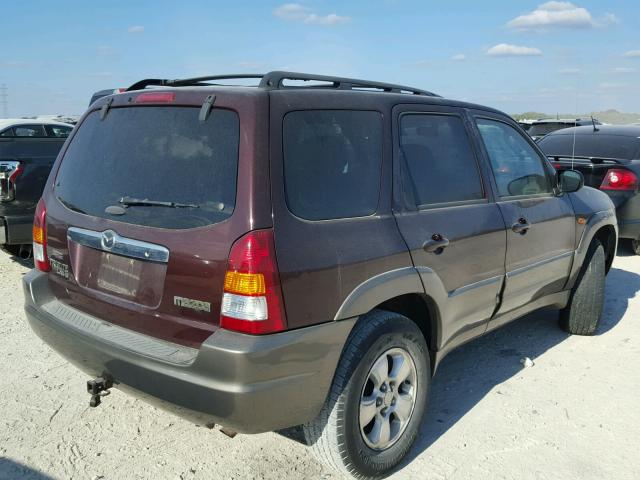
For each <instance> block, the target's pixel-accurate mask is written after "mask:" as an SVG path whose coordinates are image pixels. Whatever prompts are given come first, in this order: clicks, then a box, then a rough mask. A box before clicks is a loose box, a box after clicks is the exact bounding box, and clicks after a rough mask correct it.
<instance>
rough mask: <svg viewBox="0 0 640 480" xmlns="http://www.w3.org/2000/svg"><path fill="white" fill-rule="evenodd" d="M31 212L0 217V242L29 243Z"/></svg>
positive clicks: (31, 223)
mask: <svg viewBox="0 0 640 480" xmlns="http://www.w3.org/2000/svg"><path fill="white" fill-rule="evenodd" d="M32 228H33V214H29V215H12V216H7V217H0V244H5V243H6V244H8V245H20V244H26V243H31V240H32Z"/></svg>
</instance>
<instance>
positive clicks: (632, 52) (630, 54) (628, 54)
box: [622, 50, 640, 57]
mask: <svg viewBox="0 0 640 480" xmlns="http://www.w3.org/2000/svg"><path fill="white" fill-rule="evenodd" d="M622 56H623V57H640V50H629V51H628V52H626V53H624V54H623V55H622Z"/></svg>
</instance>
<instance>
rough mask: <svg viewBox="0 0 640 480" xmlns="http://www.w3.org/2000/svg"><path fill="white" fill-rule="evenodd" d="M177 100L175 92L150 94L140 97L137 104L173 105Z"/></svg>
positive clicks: (137, 98)
mask: <svg viewBox="0 0 640 480" xmlns="http://www.w3.org/2000/svg"><path fill="white" fill-rule="evenodd" d="M175 99H176V94H175V93H173V92H149V93H141V94H140V95H138V96H137V97H136V103H173V101H174V100H175Z"/></svg>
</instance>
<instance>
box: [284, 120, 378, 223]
mask: <svg viewBox="0 0 640 480" xmlns="http://www.w3.org/2000/svg"><path fill="white" fill-rule="evenodd" d="M283 149H284V177H285V190H286V198H287V205H288V207H289V210H291V212H292V213H294V214H295V215H297V216H299V217H301V218H304V219H307V220H328V219H335V218H348V217H364V216H368V215H371V214H373V213H374V212H375V211H376V208H377V206H378V197H379V190H380V171H381V167H380V165H381V160H382V117H381V115H380V113H378V112H370V111H348V110H306V111H298V112H291V113H288V114H287V115H286V116H285V118H284V131H283Z"/></svg>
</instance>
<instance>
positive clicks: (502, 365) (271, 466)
mask: <svg viewBox="0 0 640 480" xmlns="http://www.w3.org/2000/svg"><path fill="white" fill-rule="evenodd" d="M30 266H31V265H29V263H28V262H24V261H20V260H17V259H16V258H15V257H11V256H10V255H9V254H8V253H6V252H4V251H0V296H1V297H2V300H0V379H1V380H0V478H2V479H46V478H55V479H67V478H79V479H85V478H87V479H102V478H104V479H123V478H127V479H129V478H133V479H136V478H145V479H146V478H159V479H160V478H161V479H164V478H167V479H211V478H224V479H240V478H242V479H245V478H255V479H263V478H265V479H267V478H269V479H271V478H273V479H282V478H326V479H333V478H337V476H335V475H334V474H333V473H332V472H331V471H329V470H328V469H326V468H324V467H323V466H322V465H320V464H319V463H318V462H316V461H315V460H314V459H313V457H312V456H311V455H310V454H309V452H307V450H306V448H305V447H304V446H302V445H300V444H298V443H296V442H294V441H292V440H290V439H288V438H285V437H283V436H280V435H277V434H275V433H268V434H262V435H256V436H245V435H239V436H237V437H236V438H235V439H233V440H231V439H229V438H227V437H226V436H224V435H223V434H222V433H220V432H218V431H216V430H213V431H211V430H207V429H205V428H197V427H195V426H194V425H191V424H189V423H187V422H185V421H182V420H181V419H179V418H176V417H174V416H172V415H170V414H167V413H165V412H162V411H160V410H157V409H155V408H153V407H151V406H149V405H147V404H145V403H144V402H141V401H138V400H135V399H133V398H130V397H127V396H126V395H124V394H122V393H120V392H118V391H114V393H113V394H112V395H111V396H109V397H108V398H106V399H105V401H104V403H103V404H102V405H101V406H100V408H97V409H90V408H88V400H89V398H88V395H87V394H86V392H85V391H84V389H85V381H86V380H87V378H86V377H85V375H84V374H82V373H80V372H78V371H77V370H76V369H75V368H73V367H71V366H70V365H68V364H67V363H66V362H65V361H64V360H62V359H61V358H60V357H58V355H56V354H55V353H54V352H52V351H51V350H50V349H49V348H48V347H47V346H46V345H45V344H43V343H42V342H41V341H40V340H39V339H38V338H37V337H36V336H35V335H34V334H33V333H31V331H30V329H29V328H28V327H27V324H26V322H25V319H24V315H23V311H22V303H23V298H22V290H21V287H20V279H21V277H22V275H24V274H25V273H26V272H27V271H28V268H30ZM639 273H640V257H635V256H631V254H630V253H628V251H627V250H626V249H624V248H622V249H621V252H620V253H619V256H618V258H616V261H615V263H614V266H613V269H612V270H611V273H610V274H609V277H608V279H607V303H606V308H605V313H604V321H603V325H602V326H601V328H600V330H599V332H598V335H596V336H595V337H590V338H585V337H568V336H567V335H565V334H563V333H562V332H561V331H560V330H559V329H558V328H557V325H556V321H557V312H553V311H541V312H537V313H536V314H533V315H530V316H528V317H526V318H523V319H521V320H519V321H517V322H515V323H513V324H510V325H508V326H507V327H505V328H503V329H501V330H500V331H497V332H493V333H491V334H489V335H487V336H485V337H483V338H481V339H479V340H477V341H475V342H473V343H470V344H468V345H466V346H464V347H462V348H460V349H458V350H457V351H456V352H454V353H452V354H451V355H450V356H449V357H447V359H446V360H445V362H444V363H443V365H442V367H441V369H440V370H439V372H438V374H437V376H436V378H435V380H434V384H433V390H432V395H431V400H430V405H429V408H428V412H427V418H426V419H425V421H424V424H423V426H422V429H421V433H420V437H419V439H418V441H417V444H416V447H415V448H414V450H413V452H412V454H411V458H410V461H409V462H407V465H406V466H405V467H404V468H403V469H402V470H400V471H399V472H398V473H397V474H396V475H395V476H394V477H393V478H402V479H423V480H424V479H474V480H477V479H516V478H517V479H562V480H566V479H573V478H575V479H603V478H604V479H616V480H624V479H637V478H640V456H639V455H638V451H640V409H639V408H638V405H637V402H638V399H640V299H638V298H637V292H638V291H640V275H639ZM525 356H526V357H530V358H532V359H533V361H534V363H535V364H534V366H533V367H530V368H523V367H522V365H521V363H520V360H521V359H522V358H523V357H525Z"/></svg>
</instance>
